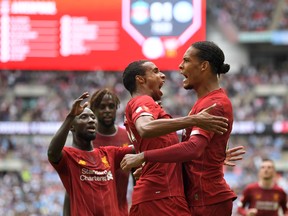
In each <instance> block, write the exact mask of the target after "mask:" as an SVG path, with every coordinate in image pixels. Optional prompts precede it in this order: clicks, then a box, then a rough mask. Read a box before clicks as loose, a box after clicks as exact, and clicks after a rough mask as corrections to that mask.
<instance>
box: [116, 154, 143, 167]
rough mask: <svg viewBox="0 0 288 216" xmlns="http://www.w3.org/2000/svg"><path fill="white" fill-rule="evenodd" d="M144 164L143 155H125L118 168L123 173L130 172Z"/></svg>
mask: <svg viewBox="0 0 288 216" xmlns="http://www.w3.org/2000/svg"><path fill="white" fill-rule="evenodd" d="M143 162H144V153H143V152H142V153H139V154H126V155H125V156H124V158H123V159H122V161H121V163H120V166H121V169H122V170H124V171H130V170H131V169H132V168H133V167H139V166H140V165H141V164H142V163H143Z"/></svg>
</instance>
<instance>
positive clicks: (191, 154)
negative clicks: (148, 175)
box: [120, 135, 208, 170]
mask: <svg viewBox="0 0 288 216" xmlns="http://www.w3.org/2000/svg"><path fill="white" fill-rule="evenodd" d="M207 145H208V140H207V138H206V137H204V136H202V135H193V136H191V137H190V139H189V140H188V141H186V142H181V143H177V144H175V145H172V146H169V147H166V148H161V149H153V150H149V151H144V152H141V153H139V154H134V155H132V154H127V155H125V157H124V158H123V160H122V161H121V163H120V165H121V168H122V169H123V170H130V169H131V168H133V167H138V166H140V165H141V164H142V163H144V162H161V163H175V162H186V161H190V160H192V159H196V158H198V157H199V156H201V155H202V153H203V151H204V149H205V147H206V146H207Z"/></svg>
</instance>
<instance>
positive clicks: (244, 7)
mask: <svg viewBox="0 0 288 216" xmlns="http://www.w3.org/2000/svg"><path fill="white" fill-rule="evenodd" d="M207 2H208V4H207V7H208V8H210V9H211V12H212V14H214V15H215V16H217V17H223V16H224V17H226V18H228V19H230V20H231V21H232V22H233V24H234V26H237V29H238V31H242V32H245V31H269V30H272V29H273V30H287V27H288V22H287V11H288V1H287V0H281V1H276V0H255V1H250V0H236V1H227V0H219V1H213V0H208V1H207Z"/></svg>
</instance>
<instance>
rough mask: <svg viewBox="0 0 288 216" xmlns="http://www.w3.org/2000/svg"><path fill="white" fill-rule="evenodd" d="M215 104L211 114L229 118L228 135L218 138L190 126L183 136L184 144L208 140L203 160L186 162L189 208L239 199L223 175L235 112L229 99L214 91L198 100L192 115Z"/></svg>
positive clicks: (220, 90)
mask: <svg viewBox="0 0 288 216" xmlns="http://www.w3.org/2000/svg"><path fill="white" fill-rule="evenodd" d="M214 103H216V104H217V105H216V107H215V108H214V109H213V110H212V111H211V112H210V114H212V115H217V116H223V117H226V118H227V119H228V121H229V123H228V124H229V125H228V131H227V132H226V133H224V134H223V135H218V134H214V133H212V132H208V131H205V130H203V129H201V128H198V127H191V128H187V129H185V130H183V134H182V139H183V140H182V141H184V142H185V141H187V140H189V139H193V135H200V136H202V137H205V138H206V139H207V141H208V142H207V144H206V146H205V147H203V148H204V150H203V151H202V154H201V155H200V157H198V158H197V159H192V160H191V161H188V162H185V163H184V173H183V176H184V177H183V178H184V188H185V193H186V198H187V201H188V205H189V206H206V205H211V204H215V203H219V202H222V201H226V200H228V199H236V195H235V193H234V192H233V191H232V190H231V189H230V187H229V186H228V184H227V183H226V181H225V179H224V172H223V165H224V160H225V158H226V148H227V143H228V139H229V137H230V133H231V130H232V124H233V110H232V105H231V102H230V100H229V98H228V97H227V95H226V93H225V92H224V90H223V89H218V90H215V91H212V92H210V93H209V94H207V95H205V96H204V97H201V98H199V99H198V100H197V101H196V103H195V105H194V106H193V108H192V110H191V111H190V113H189V115H193V114H196V113H199V112H200V111H202V110H203V109H205V108H207V107H209V106H211V105H213V104H214Z"/></svg>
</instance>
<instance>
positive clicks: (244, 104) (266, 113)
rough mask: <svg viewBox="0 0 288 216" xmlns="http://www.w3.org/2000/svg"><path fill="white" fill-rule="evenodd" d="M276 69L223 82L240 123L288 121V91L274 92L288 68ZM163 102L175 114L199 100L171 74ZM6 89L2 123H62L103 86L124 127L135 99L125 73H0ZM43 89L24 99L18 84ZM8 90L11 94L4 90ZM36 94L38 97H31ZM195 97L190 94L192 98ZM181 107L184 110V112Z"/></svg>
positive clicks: (249, 70)
mask: <svg viewBox="0 0 288 216" xmlns="http://www.w3.org/2000/svg"><path fill="white" fill-rule="evenodd" d="M285 67H286V66H285V64H283V67H280V68H275V67H273V66H271V65H265V66H264V65H261V66H257V67H256V66H248V67H243V68H242V69H241V70H240V71H239V72H238V73H233V74H229V73H228V74H226V75H225V76H223V77H222V78H221V83H222V86H223V88H225V89H226V90H227V92H228V95H229V97H230V98H231V100H232V102H233V105H234V107H236V109H235V111H234V118H235V121H261V122H267V123H269V122H273V121H282V120H284V119H287V117H288V102H287V98H286V94H285V92H284V93H283V94H278V93H277V94H274V93H273V91H272V89H275V88H276V87H277V88H278V87H280V86H283V88H284V89H285V88H286V86H288V67H286V68H285ZM165 75H166V83H165V85H164V87H163V92H164V96H163V98H162V104H163V106H164V107H165V109H166V110H167V112H168V113H171V114H172V115H173V116H175V117H176V116H183V115H187V113H188V111H189V108H190V105H191V104H193V103H194V102H195V100H196V96H195V95H194V96H192V97H191V94H189V92H188V91H186V90H184V89H183V88H182V80H183V78H182V76H181V75H180V74H179V73H178V72H176V71H174V72H165ZM0 76H1V77H0V78H1V81H0V82H1V83H0V86H1V87H0V88H1V89H2V90H1V89H0V90H1V93H0V94H2V95H0V98H1V99H2V100H1V101H3V102H2V103H1V105H0V121H61V120H63V119H64V117H65V115H66V113H67V111H68V109H69V107H70V105H71V103H72V101H73V99H74V98H76V97H77V96H78V95H80V94H81V93H82V92H84V91H88V92H90V93H92V92H93V91H95V89H97V88H102V87H108V88H111V89H113V90H114V91H115V92H116V94H117V95H119V97H120V100H121V105H120V109H119V112H118V115H119V116H118V118H117V119H118V121H119V122H118V123H122V122H123V113H124V108H125V105H126V102H127V101H128V99H129V97H130V95H129V93H128V91H127V90H126V89H124V86H123V85H122V81H121V80H122V73H121V72H102V71H97V72H29V71H26V72H25V71H24V72H23V71H14V72H11V71H3V72H1V73H0ZM36 84H37V85H38V86H39V85H43V86H45V87H46V88H47V91H46V92H44V93H43V95H38V96H29V95H24V96H23V95H21V94H20V95H18V93H17V91H15V89H17V86H23V85H24V86H26V87H27V88H28V89H29V88H32V87H33V85H36ZM31 86H32V87H31ZM257 86H258V87H259V86H266V88H268V89H269V88H270V89H271V94H266V95H258V93H257V91H256V89H255V87H257ZM4 89H5V90H4ZM31 95H32V94H31ZM188 95H189V96H188ZM179 107H181V109H179Z"/></svg>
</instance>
